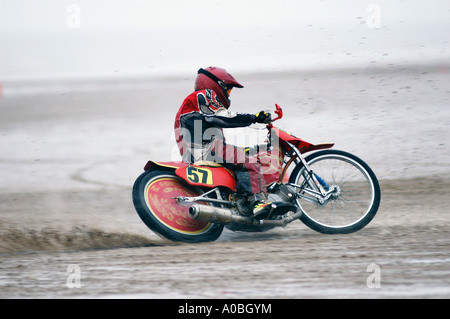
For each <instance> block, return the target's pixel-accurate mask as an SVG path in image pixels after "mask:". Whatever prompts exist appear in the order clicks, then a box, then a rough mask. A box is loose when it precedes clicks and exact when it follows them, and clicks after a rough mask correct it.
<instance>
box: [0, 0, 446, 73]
mask: <svg viewBox="0 0 450 319" xmlns="http://www.w3.org/2000/svg"><path fill="white" fill-rule="evenodd" d="M449 30H450V1H448V0H427V1H423V0H404V1H401V0H383V1H375V0H374V1H361V0H342V1H336V0H324V1H317V0H303V1H298V0H292V1H290V0H281V1H273V0H272V1H266V0H259V1H245V0H228V1H214V0H212V1H211V0H195V1H186V0H165V1H152V0H131V1H130V0H127V1H124V0H123V1H119V0H95V1H92V0H79V1H76V0H75V1H65V0H62V1H61V0H59V1H56V0H0V37H1V39H2V41H1V44H0V78H3V79H11V78H13V79H14V78H17V79H20V78H27V77H58V76H89V75H106V76H117V75H120V74H123V75H128V74H161V73H172V74H173V73H177V72H181V73H187V72H192V70H193V69H196V68H198V67H199V66H207V65H212V64H215V65H221V66H224V67H227V68H231V69H242V70H249V71H251V70H266V71H267V70H268V71H276V70H280V69H291V68H294V69H295V68H317V67H329V66H336V65H338V66H342V65H344V66H345V65H348V66H351V65H373V64H377V63H378V64H379V65H382V64H389V63H404V64H408V63H418V62H427V61H437V60H440V61H446V62H449V60H448V59H449V58H448V57H449V56H450V51H449V49H448V47H449V41H450V32H449Z"/></svg>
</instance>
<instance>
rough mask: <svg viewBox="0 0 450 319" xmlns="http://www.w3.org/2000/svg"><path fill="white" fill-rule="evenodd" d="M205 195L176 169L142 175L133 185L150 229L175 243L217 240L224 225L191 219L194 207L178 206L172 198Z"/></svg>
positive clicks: (137, 205)
mask: <svg viewBox="0 0 450 319" xmlns="http://www.w3.org/2000/svg"><path fill="white" fill-rule="evenodd" d="M202 193H203V192H202V191H201V189H199V188H195V187H192V186H191V185H189V184H187V183H186V182H185V181H184V180H182V179H181V178H180V177H178V176H177V175H176V174H175V172H174V171H172V170H164V169H155V170H149V171H146V172H144V173H142V174H141V175H140V176H139V177H138V178H137V179H136V182H135V183H134V186H133V193H132V195H133V204H134V207H135V208H136V212H137V213H138V215H139V217H140V218H141V219H142V221H143V222H144V223H145V225H147V227H148V228H150V229H151V230H153V231H154V232H155V233H157V234H158V235H160V236H162V237H164V238H167V239H169V240H172V241H177V242H185V243H199V242H208V241H214V240H216V239H217V238H219V236H220V235H221V233H222V231H223V225H220V224H213V223H208V222H204V221H199V220H194V219H192V218H191V217H190V216H189V207H190V206H191V204H182V203H178V202H177V201H176V199H173V198H172V197H178V196H186V197H191V196H199V195H201V194H202Z"/></svg>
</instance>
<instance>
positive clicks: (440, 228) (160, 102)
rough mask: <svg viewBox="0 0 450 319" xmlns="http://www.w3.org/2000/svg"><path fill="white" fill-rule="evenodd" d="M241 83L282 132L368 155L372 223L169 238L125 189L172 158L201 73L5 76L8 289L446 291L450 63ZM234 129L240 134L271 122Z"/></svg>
mask: <svg viewBox="0 0 450 319" xmlns="http://www.w3.org/2000/svg"><path fill="white" fill-rule="evenodd" d="M236 76H238V75H236ZM239 81H240V82H242V83H244V85H245V89H243V90H235V91H233V96H232V98H233V99H232V101H233V102H232V107H233V108H234V110H235V111H242V112H257V111H259V110H260V109H261V108H263V109H272V108H273V104H274V103H279V104H281V105H282V106H283V107H284V111H285V114H286V117H285V118H284V119H283V120H280V121H279V122H278V123H277V124H278V126H279V127H280V128H283V129H285V130H287V131H290V132H292V133H295V134H296V135H297V136H300V137H302V138H304V139H306V140H307V141H310V142H313V143H323V142H335V143H336V146H335V148H336V149H342V150H346V151H349V152H351V153H354V154H355V155H357V156H359V157H361V158H362V159H364V160H365V161H366V162H367V163H368V164H369V165H370V166H371V167H372V169H373V170H374V172H375V174H376V175H377V176H378V178H379V180H380V184H381V188H382V202H381V206H380V209H379V213H378V215H377V216H376V217H375V219H374V220H373V221H372V222H371V223H370V224H369V225H368V226H367V227H366V228H364V229H363V230H361V231H359V232H357V233H355V234H349V235H337V236H327V235H322V234H319V233H316V232H314V231H312V230H310V229H308V228H307V227H306V226H304V225H303V224H301V222H294V223H292V224H290V225H289V226H287V227H286V228H284V229H274V230H271V231H268V232H265V233H258V234H254V233H233V232H231V231H224V233H223V234H222V236H221V237H220V238H219V240H217V241H216V242H212V243H203V244H192V245H191V244H179V243H173V242H169V241H167V240H164V239H162V238H160V237H158V236H157V235H156V234H154V233H153V232H151V231H150V230H149V229H147V228H146V226H145V225H144V224H143V223H142V222H141V221H140V219H139V217H138V216H137V214H136V212H135V210H134V207H133V205H132V201H131V188H132V185H133V182H134V180H135V179H136V178H137V176H138V175H139V174H140V173H141V172H142V170H143V166H144V165H145V163H146V161H147V160H149V159H152V160H176V159H178V158H177V152H176V148H175V145H174V141H173V133H172V128H173V118H174V115H175V113H176V111H177V109H178V107H179V105H180V103H181V102H182V100H183V99H184V97H185V96H186V95H187V94H189V93H190V92H191V90H192V83H193V78H180V79H151V78H149V79H147V78H142V79H131V80H130V79H129V80H128V81H125V80H123V81H122V80H121V81H109V82H98V83H97V82H94V81H92V82H80V83H77V85H76V86H74V85H73V84H74V83H73V82H72V83H70V82H67V83H62V84H61V83H60V84H58V85H52V84H49V83H47V84H46V85H43V86H42V88H41V90H40V91H42V92H29V94H25V93H26V87H24V86H21V85H20V84H17V83H16V84H14V83H13V84H10V86H9V88H8V86H7V83H5V85H4V96H3V97H2V98H0V111H1V116H0V136H1V138H0V169H1V172H2V178H1V180H0V298H449V297H450V267H449V264H450V249H449V247H450V236H449V231H450V215H449V208H448V207H449V204H450V197H449V196H448V193H449V191H450V167H449V166H450V161H449V158H450V157H449V156H450V146H449V142H448V141H449V140H450V109H449V108H448V105H449V98H450V90H449V87H450V86H449V84H450V73H449V69H448V68H447V67H445V66H441V65H428V66H420V67H418V66H415V67H411V68H406V67H405V68H394V67H391V68H384V69H355V70H345V69H343V70H335V71H334V72H314V71H308V72H306V71H305V72H292V73H284V74H243V75H241V76H240V77H239ZM74 88H75V89H74ZM8 92H9V94H8ZM14 92H15V94H13V93H14ZM19 93H20V94H19ZM243 133H245V134H250V135H251V137H249V138H248V139H247V140H244V141H243V140H242V139H239V138H238V137H239V136H244V134H243ZM227 134H229V139H231V140H235V142H236V143H237V144H239V143H244V142H252V141H253V139H254V138H255V137H254V136H256V135H258V136H263V135H264V130H261V129H258V130H256V129H242V130H240V131H238V132H237V133H236V135H234V132H229V133H228V132H227ZM71 265H76V267H78V268H75V269H78V270H79V271H80V278H79V279H80V280H79V282H78V283H79V287H78V286H77V285H75V286H76V287H74V288H71V287H73V285H71V283H72V282H71V281H70V280H71V278H73V277H71V275H72V272H71V270H72V269H74V268H73V266H71ZM374 267H378V268H374ZM373 269H378V270H379V274H380V276H379V278H378V279H379V287H373V283H374V281H373V276H372V277H371V275H374V274H375V273H373ZM68 270H69V271H68Z"/></svg>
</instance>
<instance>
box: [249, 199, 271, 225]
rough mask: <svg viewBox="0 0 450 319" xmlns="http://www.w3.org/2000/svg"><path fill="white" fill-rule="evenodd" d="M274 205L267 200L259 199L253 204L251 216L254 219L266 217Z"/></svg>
mask: <svg viewBox="0 0 450 319" xmlns="http://www.w3.org/2000/svg"><path fill="white" fill-rule="evenodd" d="M274 206H275V205H274V204H273V203H272V202H269V201H268V200H260V201H257V202H256V203H254V204H253V217H254V218H255V219H256V220H261V219H264V218H267V217H269V216H270V214H271V213H272V211H273V209H274V208H275V207H274Z"/></svg>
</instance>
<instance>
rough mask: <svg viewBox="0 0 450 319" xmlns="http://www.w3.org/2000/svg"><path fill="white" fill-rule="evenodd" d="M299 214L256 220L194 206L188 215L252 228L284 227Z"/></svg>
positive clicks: (299, 213) (230, 212) (226, 211)
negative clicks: (252, 226) (251, 226)
mask: <svg viewBox="0 0 450 319" xmlns="http://www.w3.org/2000/svg"><path fill="white" fill-rule="evenodd" d="M301 214H302V213H301V212H297V213H294V214H293V215H290V216H287V217H284V218H282V219H266V220H256V219H254V218H251V217H246V216H241V215H236V214H235V213H233V210H231V209H228V208H220V207H214V206H209V205H201V204H194V205H192V206H191V207H190V208H189V215H190V216H191V218H193V219H198V220H202V221H205V222H211V223H216V224H229V223H237V224H245V225H254V226H281V227H284V226H286V225H287V224H289V223H290V222H292V221H294V220H296V219H298V218H300V216H301Z"/></svg>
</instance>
